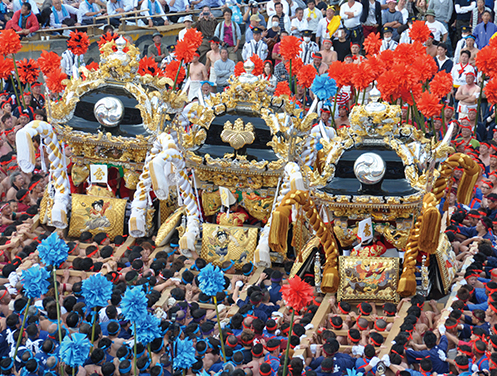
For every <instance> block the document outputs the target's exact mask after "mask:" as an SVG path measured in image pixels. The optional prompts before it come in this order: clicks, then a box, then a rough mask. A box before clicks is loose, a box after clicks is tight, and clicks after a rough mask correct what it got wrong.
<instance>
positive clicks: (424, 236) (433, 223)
mask: <svg viewBox="0 0 497 376" xmlns="http://www.w3.org/2000/svg"><path fill="white" fill-rule="evenodd" d="M440 222H441V215H440V211H439V210H438V208H437V207H436V206H429V207H428V208H427V209H426V210H425V212H424V213H423V221H422V222H421V228H420V236H419V248H420V249H421V250H422V251H424V252H426V253H428V254H432V253H434V252H435V251H436V250H437V248H438V241H439V238H440Z"/></svg>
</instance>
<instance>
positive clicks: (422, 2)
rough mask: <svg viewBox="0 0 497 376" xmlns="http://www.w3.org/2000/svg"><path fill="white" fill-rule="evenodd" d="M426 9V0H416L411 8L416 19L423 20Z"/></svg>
mask: <svg viewBox="0 0 497 376" xmlns="http://www.w3.org/2000/svg"><path fill="white" fill-rule="evenodd" d="M427 10H428V2H427V1H426V0H416V5H415V6H414V8H413V13H414V17H416V19H418V20H420V21H424V19H425V16H426V11H427Z"/></svg>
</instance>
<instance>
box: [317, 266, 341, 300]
mask: <svg viewBox="0 0 497 376" xmlns="http://www.w3.org/2000/svg"><path fill="white" fill-rule="evenodd" d="M338 277H339V276H338V269H337V267H336V266H327V265H325V267H324V271H323V279H322V281H321V290H322V291H323V292H325V293H334V292H336V291H337V290H338V285H339V278H338Z"/></svg>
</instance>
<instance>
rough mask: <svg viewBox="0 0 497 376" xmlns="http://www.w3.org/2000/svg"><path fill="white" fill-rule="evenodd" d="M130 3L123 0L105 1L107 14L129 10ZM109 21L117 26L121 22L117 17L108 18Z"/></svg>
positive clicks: (130, 8) (130, 7)
mask: <svg viewBox="0 0 497 376" xmlns="http://www.w3.org/2000/svg"><path fill="white" fill-rule="evenodd" d="M132 9H133V8H132V4H131V3H129V2H124V0H108V1H107V14H108V15H118V14H120V13H124V12H129V11H130V10H132ZM109 22H110V24H111V25H112V26H114V27H119V26H120V25H121V22H120V21H119V18H118V17H112V18H109Z"/></svg>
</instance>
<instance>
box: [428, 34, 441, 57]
mask: <svg viewBox="0 0 497 376" xmlns="http://www.w3.org/2000/svg"><path fill="white" fill-rule="evenodd" d="M433 39H434V37H433V34H431V33H430V36H429V37H428V39H427V41H426V42H425V46H426V53H427V54H428V55H430V56H431V57H435V56H437V53H438V51H437V46H436V45H435V44H434V43H433Z"/></svg>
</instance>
